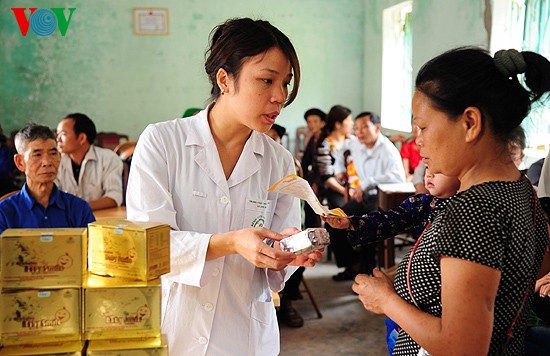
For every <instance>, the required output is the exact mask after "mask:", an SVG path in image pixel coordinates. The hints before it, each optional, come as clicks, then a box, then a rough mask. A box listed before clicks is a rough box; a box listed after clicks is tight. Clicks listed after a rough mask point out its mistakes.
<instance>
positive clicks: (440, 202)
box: [322, 167, 460, 245]
mask: <svg viewBox="0 0 550 356" xmlns="http://www.w3.org/2000/svg"><path fill="white" fill-rule="evenodd" d="M424 182H425V186H426V189H427V190H428V192H429V194H424V193H421V194H416V195H413V196H411V197H409V198H407V199H406V200H405V201H404V202H403V203H401V204H400V205H399V206H398V207H395V208H393V209H390V210H387V211H377V212H373V213H369V214H366V215H363V216H352V217H350V218H337V217H322V219H323V221H325V222H326V223H328V224H329V225H330V226H332V227H334V228H336V229H348V230H349V233H348V238H349V239H350V241H351V243H352V244H353V245H363V244H368V243H372V242H378V241H382V240H385V239H388V238H390V237H393V236H395V235H397V234H399V233H403V232H410V233H412V234H413V236H414V237H415V238H416V239H418V237H419V236H420V235H421V234H422V231H424V228H425V227H426V225H427V224H428V222H429V221H431V220H433V218H434V217H435V215H436V214H437V213H438V212H439V211H440V210H441V209H442V208H443V207H444V206H445V203H446V200H447V198H449V197H451V196H453V195H454V194H455V193H456V192H457V191H458V188H459V187H460V181H459V180H458V178H456V177H448V176H445V175H443V174H440V173H436V174H432V173H431V172H430V169H429V168H428V167H426V173H425V175H424Z"/></svg>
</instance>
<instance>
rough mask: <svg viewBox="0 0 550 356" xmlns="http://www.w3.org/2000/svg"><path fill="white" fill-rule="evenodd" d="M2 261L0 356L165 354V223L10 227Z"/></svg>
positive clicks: (167, 252) (121, 221)
mask: <svg viewBox="0 0 550 356" xmlns="http://www.w3.org/2000/svg"><path fill="white" fill-rule="evenodd" d="M0 262H1V264H0V269H1V270H0V275H1V293H0V318H1V319H0V345H1V346H0V347H1V348H0V355H89V356H97V355H101V356H107V355H117V356H124V355H128V356H130V355H132V356H133V355H135V354H136V352H139V354H140V355H159V356H165V355H168V347H167V344H166V339H165V337H164V335H161V333H160V323H161V285H160V276H161V275H163V274H165V273H168V272H169V271H170V227H169V225H166V224H159V223H153V222H149V223H142V222H131V221H128V220H124V219H103V220H99V221H96V222H94V223H91V224H89V225H88V229H85V228H77V229H75V228H67V229H62V228H58V229H8V230H6V231H4V233H3V234H2V236H1V241H0Z"/></svg>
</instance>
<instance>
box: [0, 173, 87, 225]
mask: <svg viewBox="0 0 550 356" xmlns="http://www.w3.org/2000/svg"><path fill="white" fill-rule="evenodd" d="M93 221H95V217H94V214H93V213H92V208H90V205H89V204H88V203H87V202H86V201H85V200H83V199H81V198H79V197H77V196H74V195H72V194H69V193H65V192H62V191H60V190H59V189H58V188H57V186H55V185H54V189H53V194H52V197H51V198H50V201H49V203H48V207H47V208H44V207H43V206H42V205H40V204H39V203H38V202H37V201H36V200H35V199H34V198H33V197H31V196H30V194H29V191H28V190H27V184H26V183H25V184H24V185H23V188H22V189H21V191H20V192H19V193H17V194H15V195H12V196H11V197H9V198H7V199H5V200H3V201H1V202H0V233H2V232H4V230H6V229H9V228H55V227H88V223H90V222H93Z"/></svg>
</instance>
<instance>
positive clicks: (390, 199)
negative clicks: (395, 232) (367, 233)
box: [378, 183, 415, 269]
mask: <svg viewBox="0 0 550 356" xmlns="http://www.w3.org/2000/svg"><path fill="white" fill-rule="evenodd" d="M414 192H415V189H414V185H413V184H412V183H395V184H379V185H378V209H379V210H389V209H391V208H394V207H396V206H398V205H399V204H401V203H402V202H403V201H404V200H405V199H407V198H408V197H410V196H411V195H413V194H414ZM378 265H379V267H381V268H385V269H387V268H390V267H392V266H394V265H395V242H394V238H393V237H392V238H389V239H387V240H384V241H382V242H379V243H378Z"/></svg>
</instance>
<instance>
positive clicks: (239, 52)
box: [204, 18, 300, 106]
mask: <svg viewBox="0 0 550 356" xmlns="http://www.w3.org/2000/svg"><path fill="white" fill-rule="evenodd" d="M275 47H276V48H279V49H280V50H281V51H282V52H283V53H284V55H285V56H286V58H288V60H289V62H290V65H291V66H292V71H293V74H294V79H293V82H294V84H293V85H292V91H291V92H290V94H289V95H288V98H287V100H286V102H285V106H288V105H290V103H292V102H293V101H294V99H295V98H296V95H298V88H299V86H300V63H299V61H298V55H297V54H296V51H295V50H294V47H293V46H292V43H291V42H290V40H289V39H288V37H287V36H286V35H285V34H284V33H282V32H281V31H279V30H278V29H277V28H276V27H275V26H273V25H271V24H270V23H269V22H268V21H264V20H252V19H250V18H236V19H229V20H227V21H226V22H224V23H223V24H221V25H218V26H216V27H215V28H214V29H213V30H212V32H210V48H209V49H208V50H207V51H206V56H207V58H206V62H205V63H204V68H205V70H206V74H207V75H208V79H210V83H211V84H212V90H211V91H210V94H211V97H210V100H212V101H213V100H216V99H217V98H218V97H219V96H220V94H221V92H220V88H219V87H218V85H217V81H216V75H217V73H218V70H219V69H220V68H223V69H224V70H225V71H226V72H227V73H228V74H230V75H232V76H233V77H234V78H235V80H236V81H237V80H238V78H239V74H240V71H241V69H242V65H243V64H244V62H245V61H246V60H247V59H248V58H250V57H253V56H255V55H258V54H261V53H265V52H267V51H268V50H270V49H271V48H275Z"/></svg>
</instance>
